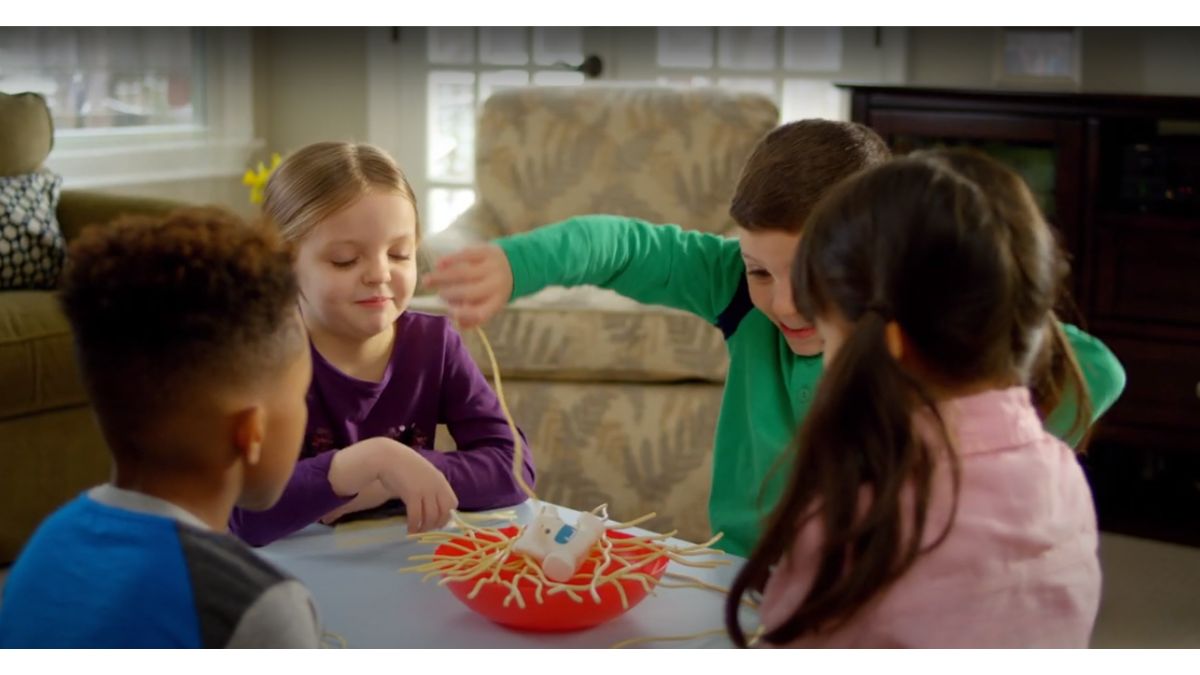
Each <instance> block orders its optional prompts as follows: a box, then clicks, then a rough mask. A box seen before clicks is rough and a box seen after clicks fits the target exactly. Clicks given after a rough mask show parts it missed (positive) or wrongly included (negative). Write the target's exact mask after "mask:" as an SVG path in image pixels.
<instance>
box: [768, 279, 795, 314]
mask: <svg viewBox="0 0 1200 675" xmlns="http://www.w3.org/2000/svg"><path fill="white" fill-rule="evenodd" d="M771 307H772V309H774V310H775V316H776V317H777V318H780V319H788V318H792V317H795V316H798V315H799V314H800V311H799V310H798V309H796V300H795V299H794V298H793V297H792V281H791V279H788V278H786V277H784V278H783V279H777V280H776V281H775V297H774V298H772V300H771Z"/></svg>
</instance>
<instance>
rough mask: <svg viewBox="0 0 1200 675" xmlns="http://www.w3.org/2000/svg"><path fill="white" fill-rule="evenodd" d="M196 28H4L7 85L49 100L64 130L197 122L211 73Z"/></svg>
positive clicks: (1, 47) (3, 82)
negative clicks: (201, 83) (205, 68)
mask: <svg viewBox="0 0 1200 675" xmlns="http://www.w3.org/2000/svg"><path fill="white" fill-rule="evenodd" d="M194 33H195V30H194V29H191V28H3V29H0V90H3V91H7V92H20V91H34V92H38V93H40V94H42V95H43V96H45V97H46V102H47V104H48V105H49V106H50V111H51V113H52V114H53V116H54V126H55V129H56V130H57V131H58V132H59V133H68V132H70V131H71V130H73V129H103V128H111V127H130V126H162V125H167V126H171V125H189V124H193V123H198V122H200V121H201V120H200V119H198V115H197V112H198V111H199V110H201V109H202V106H201V105H199V103H200V97H201V94H202V90H201V88H200V87H199V86H197V83H198V82H199V81H200V80H201V78H202V77H203V74H202V72H201V69H202V57H201V55H200V53H199V51H198V50H199V48H200V43H199V41H198V40H196V39H195V35H194Z"/></svg>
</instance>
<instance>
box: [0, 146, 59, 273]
mask: <svg viewBox="0 0 1200 675" xmlns="http://www.w3.org/2000/svg"><path fill="white" fill-rule="evenodd" d="M61 188H62V178H61V177H60V176H58V175H56V174H55V173H54V172H52V171H49V170H47V169H41V170H38V171H35V172H33V173H26V174H22V175H20V176H5V177H0V290H14V289H45V288H54V287H56V286H57V285H58V275H59V273H60V272H61V271H62V266H63V259H64V258H65V257H66V242H65V241H64V240H63V236H62V230H61V229H59V227H58V219H57V218H56V217H55V216H54V212H55V210H56V209H57V208H58V197H59V193H60V190H61Z"/></svg>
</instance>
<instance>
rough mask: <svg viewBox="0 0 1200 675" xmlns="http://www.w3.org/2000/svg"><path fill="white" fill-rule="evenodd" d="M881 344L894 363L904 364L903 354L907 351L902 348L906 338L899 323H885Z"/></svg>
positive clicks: (906, 340)
mask: <svg viewBox="0 0 1200 675" xmlns="http://www.w3.org/2000/svg"><path fill="white" fill-rule="evenodd" d="M883 342H884V344H885V345H886V346H887V350H888V354H891V355H892V358H893V359H895V360H896V363H904V354H905V352H906V351H908V350H907V349H905V348H904V346H905V343H906V342H908V338H907V336H906V335H905V334H904V331H903V330H902V329H901V328H900V324H899V323H896V322H895V321H889V322H887V324H886V325H885V326H884V327H883Z"/></svg>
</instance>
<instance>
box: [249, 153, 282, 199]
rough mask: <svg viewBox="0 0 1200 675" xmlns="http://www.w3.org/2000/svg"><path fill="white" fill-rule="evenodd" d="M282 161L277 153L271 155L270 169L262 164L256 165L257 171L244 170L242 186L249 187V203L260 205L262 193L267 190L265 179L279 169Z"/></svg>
mask: <svg viewBox="0 0 1200 675" xmlns="http://www.w3.org/2000/svg"><path fill="white" fill-rule="evenodd" d="M281 161H283V160H281V159H280V157H279V153H278V152H274V153H271V168H269V169H268V168H267V167H265V166H263V163H262V162H259V163H258V170H257V171H251V170H249V169H247V170H246V175H244V176H242V185H247V186H249V187H250V203H251V204H261V203H262V201H263V191H264V190H266V188H267V179H269V178H270V177H271V174H272V173H274V172H275V169H278V168H279V163H280V162H281Z"/></svg>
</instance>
